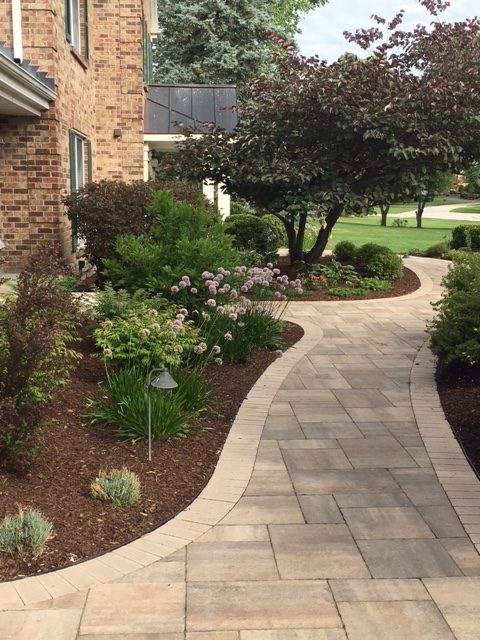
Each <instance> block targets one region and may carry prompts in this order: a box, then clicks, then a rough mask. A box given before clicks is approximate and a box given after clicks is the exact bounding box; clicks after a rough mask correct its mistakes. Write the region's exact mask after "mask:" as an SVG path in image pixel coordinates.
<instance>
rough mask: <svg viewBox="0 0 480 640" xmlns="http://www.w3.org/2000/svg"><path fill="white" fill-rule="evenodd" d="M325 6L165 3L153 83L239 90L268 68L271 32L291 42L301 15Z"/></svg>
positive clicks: (279, 0)
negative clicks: (212, 85) (216, 85)
mask: <svg viewBox="0 0 480 640" xmlns="http://www.w3.org/2000/svg"><path fill="white" fill-rule="evenodd" d="M326 1H327V0H193V1H192V0H189V1H188V0H166V1H165V2H162V3H161V7H159V25H160V29H161V37H160V39H159V41H158V43H157V44H156V46H155V48H154V76H155V81H157V82H161V83H183V82H189V83H196V84H237V85H239V86H240V89H242V88H243V87H244V86H245V85H246V84H247V83H248V82H249V81H250V79H251V78H253V76H255V75H257V74H258V73H260V72H262V71H266V70H269V69H271V68H272V63H271V55H270V52H271V41H269V40H268V39H267V38H266V37H265V36H266V34H268V33H270V32H274V33H278V34H279V35H281V36H282V37H283V38H294V36H295V34H296V33H297V31H298V22H299V18H300V13H301V12H302V11H308V10H310V9H312V8H314V7H316V6H320V5H322V4H325V2H326Z"/></svg>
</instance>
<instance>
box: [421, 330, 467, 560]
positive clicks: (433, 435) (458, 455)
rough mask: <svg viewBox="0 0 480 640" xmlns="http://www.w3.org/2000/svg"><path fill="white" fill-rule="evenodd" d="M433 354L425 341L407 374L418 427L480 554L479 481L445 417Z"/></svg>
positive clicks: (442, 481) (433, 463)
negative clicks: (409, 372)
mask: <svg viewBox="0 0 480 640" xmlns="http://www.w3.org/2000/svg"><path fill="white" fill-rule="evenodd" d="M435 368H436V361H435V357H434V355H433V354H432V352H431V351H430V349H429V347H428V341H425V343H424V345H423V346H422V348H421V349H420V350H419V352H418V354H417V358H416V359H415V362H414V364H413V367H412V372H411V376H410V398H411V402H412V407H413V412H414V414H415V419H416V421H417V425H418V430H419V431H420V435H421V437H422V440H423V442H424V445H425V448H426V450H427V453H428V456H429V458H430V460H431V462H432V465H433V468H434V469H435V473H436V474H437V476H438V479H439V481H440V484H441V485H442V486H443V488H444V490H445V493H446V494H447V496H448V498H449V500H450V502H451V503H452V506H453V508H454V509H455V511H456V513H457V515H458V517H459V519H460V521H461V523H462V525H463V526H464V528H465V531H466V532H467V533H468V535H469V537H470V539H471V541H472V542H473V544H474V545H475V546H476V548H477V551H478V552H479V553H480V481H479V479H478V478H477V476H476V474H475V472H474V471H473V470H472V468H471V467H470V464H469V463H468V461H467V459H466V458H465V455H464V453H463V451H462V449H461V447H460V445H459V444H458V442H457V440H456V438H455V436H454V434H453V432H452V429H451V427H450V425H449V423H448V421H447V419H446V417H445V413H444V412H443V409H442V405H441V402H440V397H439V395H438V393H437V385H436V383H435Z"/></svg>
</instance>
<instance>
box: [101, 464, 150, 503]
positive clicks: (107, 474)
mask: <svg viewBox="0 0 480 640" xmlns="http://www.w3.org/2000/svg"><path fill="white" fill-rule="evenodd" d="M90 495H91V496H92V498H96V499H97V500H103V501H104V502H113V504H114V505H116V506H117V507H133V505H134V504H136V503H137V502H138V501H139V500H140V480H139V478H138V476H137V474H136V473H133V471H129V470H128V469H127V468H126V467H123V468H122V469H111V470H110V471H100V473H99V474H98V476H97V477H96V478H95V480H94V481H93V482H92V483H91V485H90Z"/></svg>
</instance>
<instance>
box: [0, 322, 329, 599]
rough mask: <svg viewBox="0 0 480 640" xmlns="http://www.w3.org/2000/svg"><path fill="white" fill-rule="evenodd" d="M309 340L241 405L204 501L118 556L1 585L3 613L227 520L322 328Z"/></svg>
mask: <svg viewBox="0 0 480 640" xmlns="http://www.w3.org/2000/svg"><path fill="white" fill-rule="evenodd" d="M298 324H300V325H301V326H302V328H303V329H304V331H305V334H304V336H303V337H302V338H301V340H299V342H297V343H296V344H295V345H294V346H293V347H291V348H290V349H289V350H288V351H287V352H286V353H285V354H284V355H283V356H282V357H280V358H278V359H277V360H275V361H274V362H273V363H272V364H271V365H270V366H269V367H268V369H267V370H266V371H265V372H264V373H263V374H262V375H261V376H260V378H259V379H258V380H257V382H256V384H255V385H254V387H252V389H251V390H250V392H249V394H248V396H247V398H246V399H245V400H244V402H243V403H242V405H241V407H240V409H239V411H238V413H237V416H236V418H235V421H234V423H233V425H232V427H231V429H230V432H229V435H228V437H227V440H226V442H225V445H224V447H223V450H222V453H221V455H220V457H219V459H218V463H217V466H216V468H215V471H214V473H213V475H212V477H211V478H210V480H209V482H208V484H207V485H206V486H205V488H204V489H203V491H202V492H201V493H200V495H199V496H198V497H197V498H196V499H195V500H194V501H193V502H192V503H191V504H190V506H188V507H187V508H186V509H184V510H183V511H181V512H180V513H179V514H178V515H177V516H175V517H174V518H172V519H171V520H169V521H168V522H167V523H165V524H164V525H162V526H161V527H159V528H158V529H155V530H154V531H152V532H151V533H148V534H146V535H144V536H142V537H141V538H138V539H137V540H134V541H133V542H130V543H127V544H125V545H123V546H122V547H119V548H117V549H115V550H114V551H109V552H106V553H105V554H103V555H101V556H98V557H96V558H92V559H90V560H85V561H82V562H79V563H78V564H74V565H71V566H68V567H65V568H63V569H57V570H55V571H50V572H48V573H45V574H41V575H37V576H31V577H28V578H21V579H19V580H13V581H10V582H4V583H0V611H1V610H5V609H14V608H22V607H24V606H25V605H26V606H32V605H34V604H36V603H40V602H45V601H46V600H50V599H53V598H57V597H59V596H65V595H68V594H72V593H76V592H79V591H84V590H86V589H89V588H90V587H93V586H95V585H98V584H102V583H108V582H111V581H112V580H115V579H119V578H121V577H122V576H125V575H128V574H129V573H132V572H133V571H137V570H138V569H141V568H142V567H145V566H148V565H150V564H153V563H154V562H157V561H158V560H160V559H161V558H164V557H166V556H168V555H170V554H171V553H174V552H175V551H178V550H179V549H182V548H183V547H185V546H186V545H188V544H189V543H190V542H193V541H194V540H196V539H197V538H199V537H200V536H202V535H203V534H204V533H206V531H208V530H209V529H210V528H212V527H213V526H214V525H216V524H217V523H218V522H220V520H222V519H223V518H224V517H225V516H226V515H227V513H228V512H229V511H230V510H231V509H232V507H233V506H234V505H235V504H236V503H237V502H238V500H239V499H240V497H241V496H242V494H243V492H244V491H245V489H246V487H247V485H248V482H249V480H250V477H251V475H252V471H253V466H254V463H255V459H256V455H257V449H258V445H259V442H260V437H261V435H262V431H263V428H264V425H265V421H266V419H267V416H268V410H269V408H270V405H271V403H272V400H273V398H274V396H275V394H276V393H277V391H278V389H279V388H280V385H281V384H282V382H283V381H284V379H285V377H286V376H287V374H288V373H289V372H290V371H291V369H292V368H293V367H294V366H295V365H296V364H297V363H298V362H299V361H300V360H301V359H302V358H303V356H305V355H306V354H307V353H308V352H309V351H310V350H311V349H312V348H313V347H314V346H315V345H316V344H317V343H318V341H319V339H320V340H321V339H322V335H323V334H322V332H321V330H320V328H319V327H318V326H316V325H313V324H312V323H310V322H308V321H305V320H302V321H301V322H298Z"/></svg>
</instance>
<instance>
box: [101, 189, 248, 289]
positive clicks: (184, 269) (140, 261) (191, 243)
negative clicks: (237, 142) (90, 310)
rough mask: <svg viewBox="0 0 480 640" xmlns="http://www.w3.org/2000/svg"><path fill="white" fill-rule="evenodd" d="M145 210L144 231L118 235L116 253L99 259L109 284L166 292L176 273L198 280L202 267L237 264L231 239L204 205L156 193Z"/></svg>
mask: <svg viewBox="0 0 480 640" xmlns="http://www.w3.org/2000/svg"><path fill="white" fill-rule="evenodd" d="M148 211H149V214H150V215H151V216H152V218H153V222H152V225H151V227H150V228H149V229H148V231H147V232H145V233H144V234H142V235H139V236H133V235H123V236H120V237H118V238H117V240H116V243H115V252H116V255H117V257H116V258H112V259H109V260H105V261H104V265H105V270H104V275H105V278H106V279H107V280H109V281H110V282H111V283H112V285H113V286H114V287H116V288H124V289H126V290H127V291H129V292H135V291H136V290H138V289H144V290H145V291H147V292H148V293H149V294H151V293H154V294H158V293H163V294H164V295H166V296H170V293H171V286H172V284H173V283H174V282H175V281H178V280H180V279H181V278H182V276H185V275H187V276H189V278H191V279H192V280H195V279H197V280H198V279H199V278H200V275H201V273H202V272H203V271H205V270H206V269H217V268H218V267H225V268H227V269H228V268H229V267H231V266H233V265H234V264H236V263H237V260H238V254H237V252H236V251H235V249H233V247H232V238H231V237H230V236H229V235H227V234H226V233H225V228H224V225H223V224H222V223H221V222H218V220H217V219H216V217H215V216H213V215H212V212H211V211H209V210H208V209H207V208H206V207H205V206H204V205H202V204H198V205H192V204H186V203H184V202H180V201H177V200H174V198H173V196H172V194H171V193H170V192H168V191H158V192H156V193H155V194H154V196H153V200H152V202H151V204H150V205H149V206H148Z"/></svg>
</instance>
